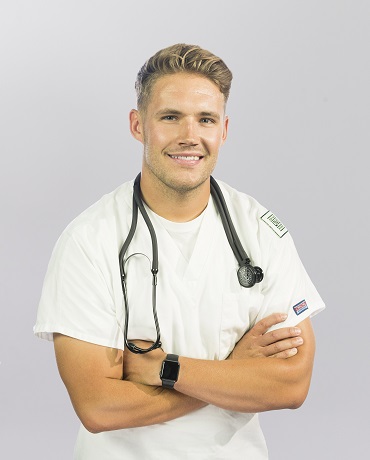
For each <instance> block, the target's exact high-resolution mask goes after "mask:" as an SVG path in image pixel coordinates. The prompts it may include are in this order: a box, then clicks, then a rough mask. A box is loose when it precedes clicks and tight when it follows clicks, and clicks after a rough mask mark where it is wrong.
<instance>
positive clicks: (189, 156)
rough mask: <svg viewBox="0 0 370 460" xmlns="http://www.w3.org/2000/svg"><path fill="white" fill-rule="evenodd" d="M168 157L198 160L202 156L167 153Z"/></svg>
mask: <svg viewBox="0 0 370 460" xmlns="http://www.w3.org/2000/svg"><path fill="white" fill-rule="evenodd" d="M169 157H170V158H173V159H174V160H185V161H199V160H201V159H202V158H203V157H201V156H199V157H198V156H195V155H169Z"/></svg>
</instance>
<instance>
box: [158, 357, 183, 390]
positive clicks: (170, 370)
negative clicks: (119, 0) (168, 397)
mask: <svg viewBox="0 0 370 460" xmlns="http://www.w3.org/2000/svg"><path fill="white" fill-rule="evenodd" d="M179 371H180V363H179V357H178V355H171V354H169V355H167V356H166V359H165V360H164V361H163V363H162V368H161V372H160V374H159V376H160V378H161V380H162V387H164V388H173V386H174V385H175V383H176V382H177V379H178V378H179Z"/></svg>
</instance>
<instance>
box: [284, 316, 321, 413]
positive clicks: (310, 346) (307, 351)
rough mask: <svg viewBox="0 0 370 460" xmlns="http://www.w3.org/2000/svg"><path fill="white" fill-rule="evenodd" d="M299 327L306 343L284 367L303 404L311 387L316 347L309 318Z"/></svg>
mask: <svg viewBox="0 0 370 460" xmlns="http://www.w3.org/2000/svg"><path fill="white" fill-rule="evenodd" d="M297 327H299V328H300V329H301V331H302V333H301V337H302V338H303V341H304V342H303V345H301V346H300V347H298V353H297V354H296V355H295V356H293V357H291V358H288V359H286V360H284V361H285V363H284V366H286V371H287V372H288V373H289V374H290V375H289V377H290V379H291V382H292V383H293V385H294V387H295V389H296V391H297V395H298V400H299V401H300V404H302V403H303V401H304V399H305V398H306V396H307V393H308V390H309V387H310V382H311V376H312V369H313V363H314V357H315V348H316V346H315V335H314V331H313V328H312V324H311V320H310V319H309V318H307V319H305V320H304V321H302V322H301V323H299V324H298V325H297ZM281 361H283V360H281ZM287 377H288V375H287ZM300 404H298V406H299V405H300Z"/></svg>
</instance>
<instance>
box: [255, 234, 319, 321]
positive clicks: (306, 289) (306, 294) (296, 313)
mask: <svg viewBox="0 0 370 460" xmlns="http://www.w3.org/2000/svg"><path fill="white" fill-rule="evenodd" d="M264 230H265V229H264ZM266 231H267V232H269V231H270V230H269V229H268V228H267V230H266ZM263 259H264V262H263V263H264V265H263V266H264V267H265V278H264V280H263V281H262V283H263V287H262V294H263V296H264V300H263V304H262V308H261V310H260V313H259V314H258V317H257V318H256V321H258V320H260V319H262V318H264V317H266V316H268V315H270V314H272V313H284V312H285V313H287V315H288V318H287V320H286V321H284V323H280V324H278V325H276V326H273V327H272V328H271V330H273V329H278V328H281V327H286V326H295V325H297V324H298V323H300V322H302V321H303V320H305V319H306V318H309V317H312V316H314V315H315V314H317V313H319V312H320V311H322V310H323V309H324V308H325V304H324V302H323V301H322V299H321V297H320V295H319V294H318V292H317V290H316V288H315V286H314V285H313V283H312V281H311V279H310V278H309V276H308V274H307V272H306V270H305V268H304V266H303V264H302V262H301V260H300V258H299V255H298V253H297V250H296V247H295V245H294V242H293V239H292V237H291V235H290V234H289V233H286V234H285V235H284V236H282V237H279V236H278V235H276V234H274V233H273V234H272V235H271V237H270V244H269V246H268V247H267V250H266V252H265V254H264V257H263Z"/></svg>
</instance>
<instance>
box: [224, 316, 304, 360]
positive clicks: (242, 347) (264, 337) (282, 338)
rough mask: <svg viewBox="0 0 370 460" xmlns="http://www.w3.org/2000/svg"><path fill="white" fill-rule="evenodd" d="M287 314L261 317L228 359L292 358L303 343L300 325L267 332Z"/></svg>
mask: <svg viewBox="0 0 370 460" xmlns="http://www.w3.org/2000/svg"><path fill="white" fill-rule="evenodd" d="M285 320H286V315H284V314H280V313H274V314H272V315H269V316H267V317H266V318H263V319H261V320H260V321H258V323H256V324H255V325H254V326H253V327H252V329H250V330H249V331H248V332H246V333H245V334H244V336H243V337H242V338H241V339H240V340H239V342H238V343H237V344H236V345H235V348H234V350H233V351H232V352H231V354H230V355H229V357H228V359H245V358H256V357H272V358H285V359H286V358H290V357H292V356H294V355H296V354H297V353H298V349H297V347H299V346H301V345H302V344H303V339H302V337H300V334H301V330H300V329H299V328H298V327H285V328H282V329H276V330H274V331H271V332H267V331H268V329H269V328H270V327H271V326H274V325H275V324H279V323H282V322H283V321H285Z"/></svg>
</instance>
